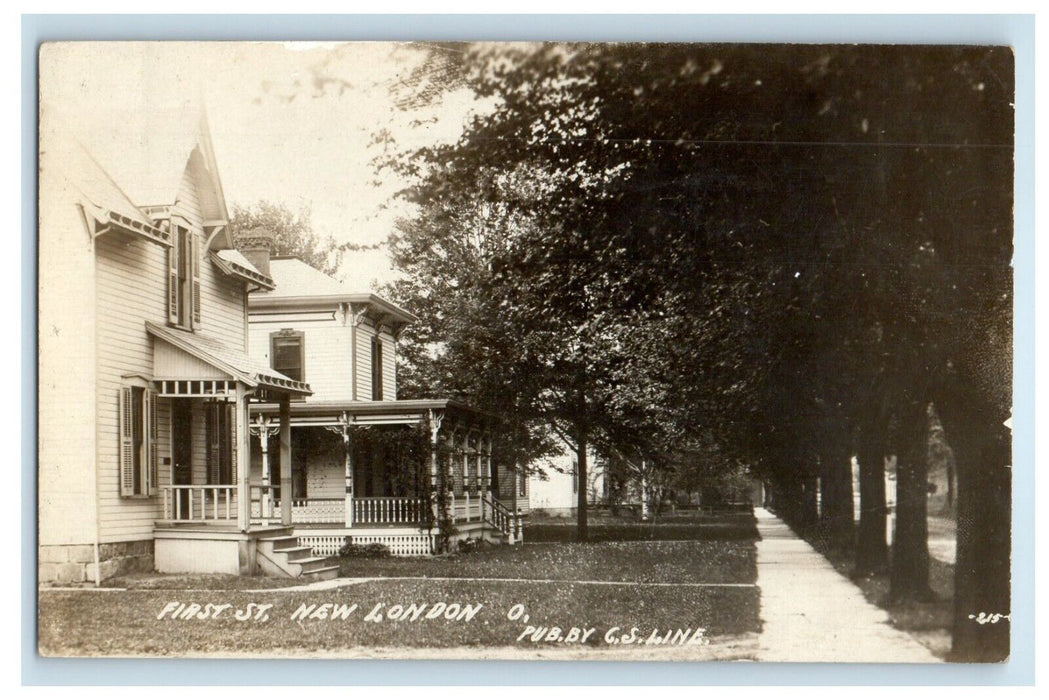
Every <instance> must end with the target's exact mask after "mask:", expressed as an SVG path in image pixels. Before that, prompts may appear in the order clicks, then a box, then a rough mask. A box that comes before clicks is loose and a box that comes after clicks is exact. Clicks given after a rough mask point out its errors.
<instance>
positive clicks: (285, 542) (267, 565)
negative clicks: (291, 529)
mask: <svg viewBox="0 0 1049 700" xmlns="http://www.w3.org/2000/svg"><path fill="white" fill-rule="evenodd" d="M255 559H256V562H257V563H258V565H259V568H260V569H261V570H262V572H263V573H265V574H266V575H268V576H281V577H285V578H295V579H301V580H304V581H311V582H312V581H330V580H331V579H333V578H335V577H336V576H338V574H339V567H338V565H337V564H333V560H332V559H331V558H330V557H315V556H313V552H312V549H311V548H310V547H300V546H299V538H298V537H296V536H295V535H293V534H290V533H289V534H280V535H274V536H271V537H260V538H259V540H258V549H257V552H256V557H255Z"/></svg>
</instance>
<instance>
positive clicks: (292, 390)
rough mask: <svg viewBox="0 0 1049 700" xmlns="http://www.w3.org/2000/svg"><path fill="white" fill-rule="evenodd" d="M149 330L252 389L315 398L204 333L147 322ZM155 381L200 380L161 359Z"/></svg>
mask: <svg viewBox="0 0 1049 700" xmlns="http://www.w3.org/2000/svg"><path fill="white" fill-rule="evenodd" d="M146 330H147V331H148V332H149V334H150V335H152V336H153V337H154V338H158V339H160V340H162V341H164V342H165V343H168V344H169V345H171V346H173V347H175V348H177V349H178V350H181V351H182V352H183V353H185V354H187V355H189V356H191V357H193V358H196V359H197V360H200V361H201V362H203V363H205V364H206V365H208V366H210V367H212V368H214V369H216V370H218V371H219V372H221V373H223V374H226V375H229V376H230V377H231V378H233V379H236V380H237V381H239V382H243V383H244V384H246V385H248V386H249V387H251V388H261V389H265V390H270V391H275V392H279V393H288V394H294V395H297V396H306V395H309V394H312V393H313V391H312V390H311V389H310V385H309V384H307V383H305V382H300V381H296V380H294V379H291V378H289V377H286V376H284V375H283V374H281V373H280V372H278V371H277V370H275V369H273V368H272V367H269V366H268V365H266V364H264V363H262V362H259V361H258V360H254V359H252V358H251V357H249V356H248V355H247V354H246V353H244V352H241V351H238V350H236V349H234V348H231V347H229V346H227V345H226V344H224V343H223V342H222V341H220V340H216V339H215V338H211V337H209V336H206V335H203V334H201V333H193V332H191V331H184V330H181V329H179V328H168V327H165V326H159V325H157V324H155V323H150V322H149V321H146ZM155 359H156V362H155V363H154V370H153V373H154V378H155V379H176V380H180V379H201V378H202V377H200V376H199V373H195V374H194V375H193V376H181V375H184V374H185V369H184V367H181V366H176V365H177V363H175V362H165V361H163V359H162V358H161V357H160V356H159V354H158V356H157V357H156V358H155Z"/></svg>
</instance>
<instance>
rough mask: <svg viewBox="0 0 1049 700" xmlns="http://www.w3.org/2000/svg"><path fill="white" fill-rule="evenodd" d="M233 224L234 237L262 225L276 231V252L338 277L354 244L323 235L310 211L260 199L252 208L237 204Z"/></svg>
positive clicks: (262, 227) (274, 243)
mask: <svg viewBox="0 0 1049 700" xmlns="http://www.w3.org/2000/svg"><path fill="white" fill-rule="evenodd" d="M230 226H231V227H232V229H233V231H234V237H237V236H240V235H243V234H246V233H248V232H249V231H251V230H253V229H256V228H261V229H264V230H266V231H269V232H270V233H272V234H273V250H272V254H273V255H288V256H293V257H296V258H299V259H300V260H302V261H303V262H305V263H306V264H308V265H311V266H313V267H315V268H317V269H318V270H320V271H321V272H323V273H325V274H327V275H332V276H335V275H336V274H337V273H338V270H339V263H340V262H342V255H343V253H344V252H345V251H346V250H347V249H349V248H350V247H351V246H346V245H343V246H340V245H339V244H337V243H336V242H335V239H334V238H332V237H331V236H328V237H327V238H322V237H321V236H318V235H317V233H316V232H315V231H314V230H313V226H312V225H311V223H310V210H309V209H308V208H303V209H300V210H299V211H298V212H297V213H296V212H293V211H291V210H290V209H289V208H288V207H287V206H286V205H284V204H279V203H273V202H267V201H260V202H258V203H256V204H255V205H254V206H252V207H242V206H240V205H237V204H235V205H234V206H233V217H232V221H231V222H230Z"/></svg>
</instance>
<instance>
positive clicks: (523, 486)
mask: <svg viewBox="0 0 1049 700" xmlns="http://www.w3.org/2000/svg"><path fill="white" fill-rule="evenodd" d="M517 483H518V484H519V486H520V488H519V489H518V490H517V495H518V496H522V497H523V496H527V495H528V477H527V476H526V475H525V474H523V473H522V474H518V475H517Z"/></svg>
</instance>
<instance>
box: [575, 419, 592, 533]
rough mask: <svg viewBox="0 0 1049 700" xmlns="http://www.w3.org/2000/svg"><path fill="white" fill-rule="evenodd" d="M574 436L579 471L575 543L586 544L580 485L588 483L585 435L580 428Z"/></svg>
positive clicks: (584, 492) (582, 490)
mask: <svg viewBox="0 0 1049 700" xmlns="http://www.w3.org/2000/svg"><path fill="white" fill-rule="evenodd" d="M577 433H578V434H577V435H575V436H574V437H575V440H576V462H577V463H578V467H577V468H578V469H579V484H580V488H579V490H578V492H577V493H576V541H577V542H588V541H589V540H590V533H589V531H588V528H587V502H586V489H585V488H582V484H585V483H588V482H587V479H588V478H589V477H588V476H587V461H586V457H587V455H586V452H587V435H586V431H585V430H583V429H582V428H580V429H579V430H578V431H577Z"/></svg>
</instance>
